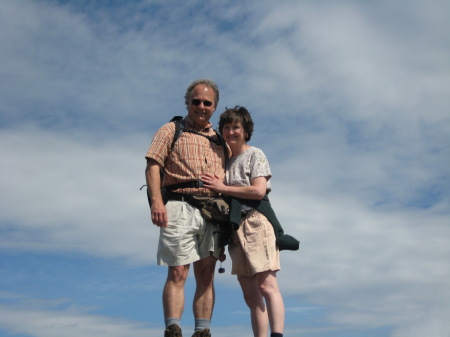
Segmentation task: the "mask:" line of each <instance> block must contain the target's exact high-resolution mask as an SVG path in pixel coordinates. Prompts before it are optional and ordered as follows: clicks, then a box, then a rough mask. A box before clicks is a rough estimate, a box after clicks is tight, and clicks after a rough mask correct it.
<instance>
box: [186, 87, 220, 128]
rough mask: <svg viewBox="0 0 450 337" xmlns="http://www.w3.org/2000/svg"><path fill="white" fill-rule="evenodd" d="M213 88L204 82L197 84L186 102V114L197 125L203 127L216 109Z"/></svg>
mask: <svg viewBox="0 0 450 337" xmlns="http://www.w3.org/2000/svg"><path fill="white" fill-rule="evenodd" d="M214 98H215V94H214V90H213V89H212V88H210V87H207V86H205V85H204V84H198V85H197V86H195V87H194V89H192V91H191V97H190V99H189V101H188V102H187V104H188V116H189V117H190V118H191V119H192V120H193V121H194V123H196V124H197V125H198V126H200V127H202V128H204V127H205V126H207V125H208V122H209V119H210V118H211V116H212V114H213V113H214V111H215V110H216V106H215V104H214Z"/></svg>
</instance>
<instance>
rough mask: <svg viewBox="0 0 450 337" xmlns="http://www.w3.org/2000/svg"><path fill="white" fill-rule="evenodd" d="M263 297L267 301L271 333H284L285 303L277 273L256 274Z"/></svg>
mask: <svg viewBox="0 0 450 337" xmlns="http://www.w3.org/2000/svg"><path fill="white" fill-rule="evenodd" d="M256 279H257V283H258V286H259V291H260V293H261V295H262V296H263V297H264V299H265V300H266V305H267V313H268V317H269V322H270V330H271V332H278V333H283V330H284V302H283V297H282V296H281V293H280V289H279V288H278V282H277V275H276V272H275V271H265V272H262V273H258V274H256Z"/></svg>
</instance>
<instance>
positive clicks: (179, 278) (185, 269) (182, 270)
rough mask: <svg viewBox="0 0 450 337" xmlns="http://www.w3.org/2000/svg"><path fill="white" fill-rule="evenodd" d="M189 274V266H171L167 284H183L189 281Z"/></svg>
mask: <svg viewBox="0 0 450 337" xmlns="http://www.w3.org/2000/svg"><path fill="white" fill-rule="evenodd" d="M188 273H189V265H184V266H170V267H169V270H168V272H167V282H173V283H182V284H184V282H185V281H186V279H187V276H188Z"/></svg>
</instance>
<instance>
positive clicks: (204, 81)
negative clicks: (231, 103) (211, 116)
mask: <svg viewBox="0 0 450 337" xmlns="http://www.w3.org/2000/svg"><path fill="white" fill-rule="evenodd" d="M199 84H203V85H205V86H207V87H209V88H211V89H212V90H214V107H216V108H217V104H218V103H219V87H218V86H217V84H216V83H215V82H214V81H212V80H210V79H207V78H201V79H198V80H195V81H194V82H192V83H191V84H189V86H188V88H187V90H186V94H185V95H184V102H185V103H186V107H188V106H189V100H190V99H191V94H192V90H193V89H194V88H195V87H196V86H197V85H199Z"/></svg>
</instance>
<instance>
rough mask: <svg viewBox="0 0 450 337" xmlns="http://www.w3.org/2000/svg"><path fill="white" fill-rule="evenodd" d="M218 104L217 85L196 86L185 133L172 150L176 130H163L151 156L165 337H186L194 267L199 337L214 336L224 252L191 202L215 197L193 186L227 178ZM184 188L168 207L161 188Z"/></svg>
mask: <svg viewBox="0 0 450 337" xmlns="http://www.w3.org/2000/svg"><path fill="white" fill-rule="evenodd" d="M218 102H219V90H218V88H217V85H216V84H215V83H214V82H213V81H211V80H205V79H201V80H197V81H194V82H192V83H191V84H190V85H189V87H188V88H187V90H186V94H185V103H186V107H187V110H188V114H187V116H186V117H185V118H184V122H185V127H184V132H182V133H181V135H180V136H179V138H178V139H177V140H176V142H175V144H172V142H173V139H174V133H175V124H174V123H173V122H170V123H167V124H165V125H163V126H162V127H161V128H160V129H159V130H158V131H157V133H156V134H155V136H154V138H153V141H152V144H151V146H150V149H149V150H148V152H147V155H146V158H147V168H146V170H145V176H146V181H147V186H148V193H149V198H150V201H151V216H152V222H153V223H154V224H155V225H156V226H158V227H160V237H159V244H158V254H157V262H158V264H159V265H167V266H168V274H167V280H166V283H165V285H164V290H163V307H164V319H165V325H166V330H165V332H164V337H181V336H182V334H181V328H180V321H181V315H182V313H183V309H184V285H185V282H186V279H187V276H188V272H189V267H190V264H191V263H192V264H193V267H194V275H195V280H196V291H195V295H194V304H193V310H194V317H195V333H194V335H193V337H194V336H198V337H200V336H201V337H209V336H211V334H210V330H209V326H210V322H211V317H212V311H213V307H214V285H213V279H214V269H215V265H216V261H217V259H218V258H219V254H220V250H221V249H220V248H219V247H218V246H217V243H216V239H217V238H216V237H215V234H214V232H215V231H216V227H215V226H214V225H213V224H210V223H207V222H206V221H205V220H204V219H203V218H202V216H201V213H200V211H199V210H198V209H197V208H195V207H193V206H192V205H191V204H190V203H189V202H187V201H186V200H189V196H191V195H206V196H214V195H215V194H212V192H211V191H209V190H208V189H205V188H202V187H198V185H196V184H195V183H192V185H190V182H192V181H197V184H198V180H199V179H200V177H201V176H202V175H203V174H205V173H210V174H217V175H218V176H220V177H224V175H225V152H224V148H223V144H220V142H215V141H214V140H217V139H218V136H217V134H216V133H215V131H214V130H213V128H212V125H211V123H210V122H209V120H210V118H211V116H212V115H213V113H214V111H215V110H216V107H217V104H218ZM205 136H208V137H212V138H211V139H210V138H207V137H205ZM161 170H162V172H163V175H162V181H161ZM180 183H186V185H187V186H183V188H176V189H173V190H171V191H170V192H169V194H168V196H167V199H168V201H167V204H166V205H165V204H164V200H163V195H162V193H161V186H162V187H166V188H167V189H169V190H170V188H171V185H172V187H173V186H174V184H180ZM213 193H214V192H213Z"/></svg>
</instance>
